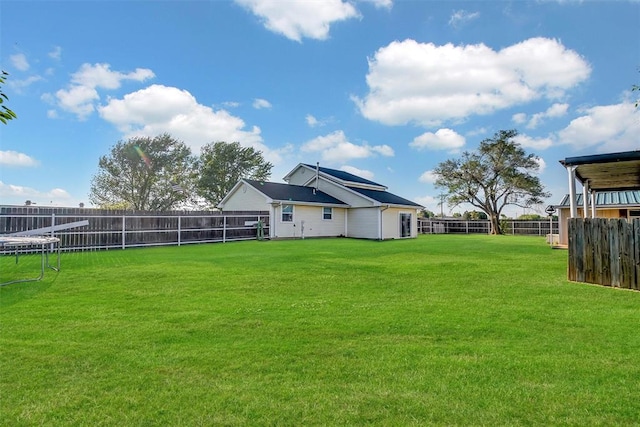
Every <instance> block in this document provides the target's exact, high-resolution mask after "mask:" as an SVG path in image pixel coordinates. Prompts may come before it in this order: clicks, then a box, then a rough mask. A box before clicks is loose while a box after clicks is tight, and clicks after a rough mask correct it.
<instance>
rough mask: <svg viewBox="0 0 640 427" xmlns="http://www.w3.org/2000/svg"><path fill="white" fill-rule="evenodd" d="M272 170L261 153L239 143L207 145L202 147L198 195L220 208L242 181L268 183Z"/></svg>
mask: <svg viewBox="0 0 640 427" xmlns="http://www.w3.org/2000/svg"><path fill="white" fill-rule="evenodd" d="M271 168H273V165H272V164H271V163H269V162H267V161H265V159H264V157H263V156H262V152H261V151H258V150H256V149H254V148H252V147H243V146H241V145H240V143H239V142H233V143H227V142H223V141H219V142H215V143H210V144H207V145H205V146H204V147H202V153H201V154H200V160H199V162H198V172H199V178H198V182H197V188H198V194H199V195H200V196H201V197H202V198H204V199H205V200H206V201H207V202H209V203H211V204H212V205H213V206H217V205H218V204H219V203H220V202H221V201H222V199H223V198H224V196H226V195H227V193H228V192H229V191H230V190H231V189H232V188H233V186H234V185H235V184H236V183H237V182H238V181H239V180H240V179H241V178H248V179H255V180H259V181H261V180H267V179H269V177H270V176H271Z"/></svg>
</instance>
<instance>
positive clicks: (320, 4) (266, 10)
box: [235, 0, 360, 42]
mask: <svg viewBox="0 0 640 427" xmlns="http://www.w3.org/2000/svg"><path fill="white" fill-rule="evenodd" d="M235 1H236V3H238V4H240V5H242V6H243V7H245V8H247V9H248V10H250V11H251V12H252V13H253V14H254V15H256V16H259V17H260V18H262V20H263V21H264V26H265V27H266V28H267V29H268V30H270V31H273V32H274V33H278V34H282V35H284V36H285V37H287V38H288V39H291V40H295V41H298V42H299V41H301V40H302V38H303V37H307V38H311V39H316V40H325V39H326V38H327V37H328V36H329V29H330V27H331V24H333V23H335V22H339V21H344V20H346V19H351V18H357V17H359V16H360V15H359V14H358V11H357V10H356V9H355V7H353V5H352V4H351V3H348V2H343V1H342V0H322V1H294V0H235Z"/></svg>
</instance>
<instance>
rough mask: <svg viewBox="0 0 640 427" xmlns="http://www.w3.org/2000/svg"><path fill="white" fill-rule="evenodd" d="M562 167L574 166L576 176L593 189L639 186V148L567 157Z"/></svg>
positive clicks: (622, 188) (636, 187) (617, 188)
mask: <svg viewBox="0 0 640 427" xmlns="http://www.w3.org/2000/svg"><path fill="white" fill-rule="evenodd" d="M560 163H561V164H562V165H563V166H564V167H573V168H575V175H576V178H578V179H579V180H580V182H582V183H586V182H588V184H589V187H590V188H591V189H593V190H598V191H606V190H634V189H638V188H640V150H636V151H626V152H621V153H608V154H596V155H591V156H581V157H567V158H566V159H564V160H560Z"/></svg>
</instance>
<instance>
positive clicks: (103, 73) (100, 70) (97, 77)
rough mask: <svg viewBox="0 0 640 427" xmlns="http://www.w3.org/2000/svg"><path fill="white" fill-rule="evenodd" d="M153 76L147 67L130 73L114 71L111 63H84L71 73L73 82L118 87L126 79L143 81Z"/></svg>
mask: <svg viewBox="0 0 640 427" xmlns="http://www.w3.org/2000/svg"><path fill="white" fill-rule="evenodd" d="M153 77H155V74H154V73H153V71H151V70H149V69H147V68H136V70H135V71H132V72H130V73H122V72H120V71H112V70H111V66H110V65H109V64H93V65H91V64H82V65H81V66H80V69H79V70H78V71H76V72H75V73H73V74H72V75H71V82H72V83H73V84H75V85H79V86H85V87H90V88H104V89H117V88H119V87H120V85H121V84H122V81H124V80H133V81H137V82H143V81H145V80H148V79H151V78H153Z"/></svg>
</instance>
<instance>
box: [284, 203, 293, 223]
mask: <svg viewBox="0 0 640 427" xmlns="http://www.w3.org/2000/svg"><path fill="white" fill-rule="evenodd" d="M282 222H293V205H282Z"/></svg>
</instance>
